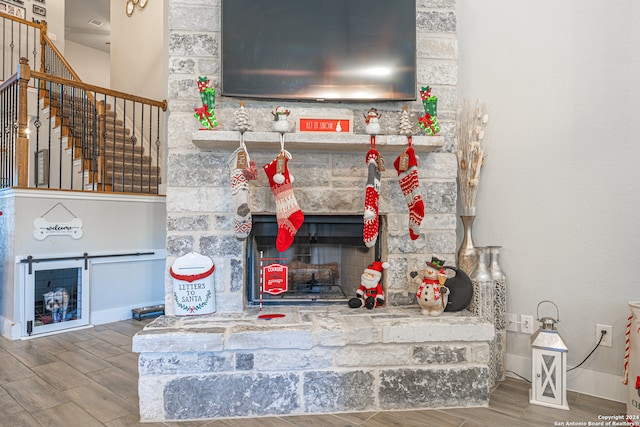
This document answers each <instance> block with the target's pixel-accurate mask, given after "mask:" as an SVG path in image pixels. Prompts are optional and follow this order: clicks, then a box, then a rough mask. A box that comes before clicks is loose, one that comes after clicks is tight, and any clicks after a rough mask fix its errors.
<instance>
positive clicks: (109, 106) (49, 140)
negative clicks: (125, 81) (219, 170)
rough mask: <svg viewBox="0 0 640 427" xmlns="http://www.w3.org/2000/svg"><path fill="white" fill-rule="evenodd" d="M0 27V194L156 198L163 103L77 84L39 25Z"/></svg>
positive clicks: (6, 21)
mask: <svg viewBox="0 0 640 427" xmlns="http://www.w3.org/2000/svg"><path fill="white" fill-rule="evenodd" d="M0 27H1V28H2V29H3V30H2V31H3V37H2V43H0V46H1V48H2V57H3V58H4V60H3V61H2V63H1V64H0V129H2V130H3V131H1V132H0V189H1V188H10V187H18V188H38V189H60V190H72V191H93V192H125V193H143V194H159V195H160V194H163V193H162V191H163V189H162V185H161V184H162V182H161V179H160V176H161V169H160V164H162V161H163V160H162V156H161V153H163V152H164V148H163V140H164V135H165V126H166V117H165V114H164V112H165V111H166V109H167V102H166V100H163V101H158V100H153V99H148V98H142V97H139V96H136V95H132V94H128V93H123V92H118V91H114V90H111V89H108V88H102V87H99V86H95V85H91V84H86V83H83V82H82V81H81V79H80V78H79V76H78V75H77V73H76V72H75V71H74V70H73V68H72V67H71V66H70V64H69V63H68V62H67V61H66V60H65V58H64V56H63V55H62V54H61V52H60V51H59V50H58V49H57V48H56V46H55V45H54V44H53V43H52V42H51V40H50V39H49V37H48V36H47V26H46V22H45V21H42V22H37V23H36V22H29V21H26V20H24V19H20V18H17V17H15V16H11V15H8V14H6V13H2V12H0ZM30 62H31V64H30ZM38 70H39V71H38ZM34 159H35V160H36V161H35V162H34ZM34 172H35V173H34Z"/></svg>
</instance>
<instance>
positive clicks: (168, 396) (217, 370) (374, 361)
mask: <svg viewBox="0 0 640 427" xmlns="http://www.w3.org/2000/svg"><path fill="white" fill-rule="evenodd" d="M263 313H264V314H267V313H280V314H285V317H282V318H275V319H272V320H263V319H259V318H258V314H259V310H258V308H248V309H247V310H246V311H245V312H243V313H219V314H211V315H202V316H197V317H196V316H194V317H189V316H185V317H175V316H162V317H159V318H157V319H155V320H154V321H152V322H151V323H149V324H148V325H147V326H145V328H144V329H143V330H142V331H140V332H139V333H138V334H136V335H135V336H134V338H133V351H134V352H138V353H140V358H139V364H138V368H139V374H140V379H139V395H140V415H141V419H142V420H143V421H167V420H197V419H218V418H236V417H260V416H274V415H285V414H289V415H295V414H305V413H307V414H308V413H336V412H357V411H375V410H389V409H420V408H423V409H426V408H446V407H477V406H482V407H484V406H488V402H489V385H490V369H489V365H490V363H491V362H490V359H491V355H490V354H491V351H490V343H491V342H492V341H493V339H494V336H495V332H494V327H493V325H492V324H491V323H488V322H484V321H482V320H481V319H480V318H478V317H475V316H473V315H471V314H470V313H469V312H467V311H462V312H458V313H444V314H443V315H442V316H440V317H428V316H424V315H422V314H421V313H420V310H419V308H418V307H417V306H416V307H415V308H414V307H402V308H397V307H390V308H376V309H374V310H371V311H369V310H365V309H350V308H348V307H344V306H315V307H300V306H285V307H272V306H271V307H266V308H264V310H263Z"/></svg>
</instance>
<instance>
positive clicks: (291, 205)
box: [263, 155, 304, 252]
mask: <svg viewBox="0 0 640 427" xmlns="http://www.w3.org/2000/svg"><path fill="white" fill-rule="evenodd" d="M280 159H282V160H281V161H282V162H283V165H282V172H281V173H279V172H278V168H277V163H278V161H279V160H280ZM288 161H289V159H287V157H286V156H284V155H283V156H282V157H280V156H278V157H277V158H276V159H274V160H273V161H272V162H271V163H268V164H266V165H264V166H263V168H264V171H265V173H266V174H267V178H269V186H270V187H271V191H272V192H273V195H274V197H275V199H276V220H277V221H278V237H276V249H277V250H278V252H284V251H286V250H287V249H289V246H291V244H292V243H293V239H294V237H295V235H296V233H297V232H298V230H299V229H300V227H301V226H302V223H303V222H304V214H303V213H302V211H301V210H300V206H298V202H297V201H296V198H295V196H294V195H293V187H292V186H291V176H290V175H289V168H288V167H287V163H288Z"/></svg>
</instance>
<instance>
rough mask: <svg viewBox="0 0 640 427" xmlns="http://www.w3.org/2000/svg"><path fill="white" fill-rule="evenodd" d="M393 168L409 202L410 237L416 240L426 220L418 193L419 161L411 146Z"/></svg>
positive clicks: (422, 203)
mask: <svg viewBox="0 0 640 427" xmlns="http://www.w3.org/2000/svg"><path fill="white" fill-rule="evenodd" d="M393 167H394V168H395V169H396V171H397V172H398V176H399V177H400V179H399V183H400V189H401V190H402V194H404V197H405V199H406V200H407V206H408V208H409V236H410V237H411V240H416V239H417V238H418V237H419V236H420V223H421V222H422V219H423V218H424V202H423V201H422V196H421V195H420V193H419V192H418V190H419V188H420V182H419V181H418V160H417V158H416V153H415V152H414V150H413V147H411V146H409V147H408V148H407V149H406V150H405V152H404V153H402V154H401V155H400V156H398V158H397V159H396V160H395V162H393Z"/></svg>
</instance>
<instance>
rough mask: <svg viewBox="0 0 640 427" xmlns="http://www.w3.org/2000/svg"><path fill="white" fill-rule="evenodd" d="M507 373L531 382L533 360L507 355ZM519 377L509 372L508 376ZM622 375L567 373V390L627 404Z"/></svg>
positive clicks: (580, 371)
mask: <svg viewBox="0 0 640 427" xmlns="http://www.w3.org/2000/svg"><path fill="white" fill-rule="evenodd" d="M505 368H506V370H507V371H511V372H514V373H515V374H517V375H520V376H521V377H524V378H526V379H528V380H531V358H530V357H524V356H518V355H514V354H507V355H506V360H505ZM517 375H513V374H510V373H509V372H507V376H513V377H516V376H517ZM622 380H623V377H622V375H613V374H607V373H604V372H597V371H590V370H588V369H581V368H577V369H574V370H573V371H570V372H567V390H570V391H575V392H577V393H582V394H588V395H590V396H595V397H600V398H602V399H608V400H614V401H616V402H623V403H626V402H627V388H626V387H627V386H625V385H624V384H623V383H622Z"/></svg>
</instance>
